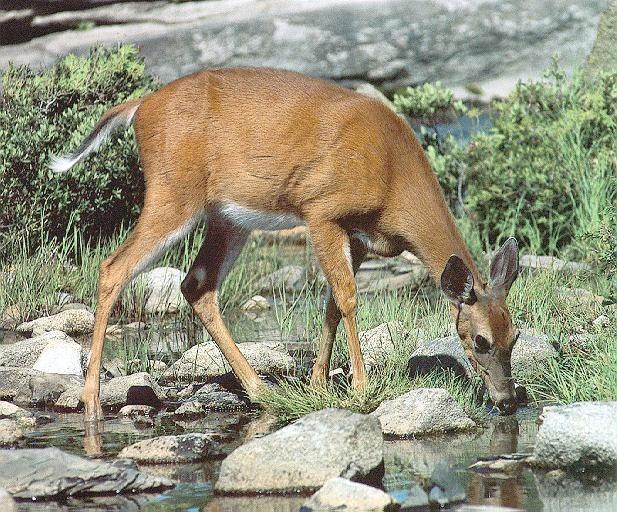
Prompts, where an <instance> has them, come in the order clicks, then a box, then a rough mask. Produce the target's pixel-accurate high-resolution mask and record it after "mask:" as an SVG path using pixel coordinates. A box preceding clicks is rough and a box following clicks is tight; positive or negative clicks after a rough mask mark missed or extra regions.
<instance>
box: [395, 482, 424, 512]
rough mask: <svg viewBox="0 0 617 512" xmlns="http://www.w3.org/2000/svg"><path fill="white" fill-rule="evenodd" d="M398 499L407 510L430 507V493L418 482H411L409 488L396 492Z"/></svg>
mask: <svg viewBox="0 0 617 512" xmlns="http://www.w3.org/2000/svg"><path fill="white" fill-rule="evenodd" d="M396 501H397V502H398V503H400V504H401V507H402V508H403V509H405V510H407V509H410V508H419V507H428V504H429V501H428V494H426V492H424V489H422V487H420V486H419V485H418V484H411V486H410V487H409V488H408V489H404V490H401V491H397V492H396Z"/></svg>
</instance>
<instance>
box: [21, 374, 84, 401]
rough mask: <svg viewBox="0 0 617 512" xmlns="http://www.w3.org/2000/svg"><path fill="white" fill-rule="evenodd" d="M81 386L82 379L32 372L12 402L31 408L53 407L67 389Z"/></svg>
mask: <svg viewBox="0 0 617 512" xmlns="http://www.w3.org/2000/svg"><path fill="white" fill-rule="evenodd" d="M81 385H83V379H82V378H78V377H75V376H71V375H57V374H53V373H40V372H35V371H33V373H32V375H30V376H28V377H27V378H26V379H25V380H24V381H23V382H22V385H21V387H20V388H19V389H18V391H17V394H16V395H15V397H14V400H15V402H16V403H19V404H27V405H33V406H45V405H53V404H55V403H56V401H57V400H58V398H59V397H60V395H62V393H64V392H65V391H66V390H67V389H69V388H71V387H75V386H81Z"/></svg>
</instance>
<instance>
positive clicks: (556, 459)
mask: <svg viewBox="0 0 617 512" xmlns="http://www.w3.org/2000/svg"><path fill="white" fill-rule="evenodd" d="M616 418H617V402H578V403H574V404H570V405H560V406H550V407H545V408H544V410H543V411H542V415H541V417H540V419H541V421H542V424H541V425H540V429H539V430H538V436H537V438H536V446H535V448H534V452H533V457H532V459H531V461H530V462H531V463H532V464H534V465H536V466H541V467H546V468H564V469H577V468H579V469H580V468H586V469H599V470H602V471H603V470H605V469H607V468H611V469H612V470H614V469H615V468H617V421H616V420H615V419H616ZM609 473H610V471H609V472H607V471H603V474H604V475H605V476H608V474H609Z"/></svg>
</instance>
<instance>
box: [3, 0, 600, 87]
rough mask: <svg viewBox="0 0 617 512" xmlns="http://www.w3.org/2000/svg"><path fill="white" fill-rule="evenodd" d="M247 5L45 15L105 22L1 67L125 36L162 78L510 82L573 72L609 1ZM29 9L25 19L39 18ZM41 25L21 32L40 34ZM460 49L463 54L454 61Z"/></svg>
mask: <svg viewBox="0 0 617 512" xmlns="http://www.w3.org/2000/svg"><path fill="white" fill-rule="evenodd" d="M243 5H250V6H251V7H254V8H246V9H238V3H237V1H220V2H215V3H212V2H187V3H175V2H173V3H168V2H158V3H155V4H153V5H148V7H147V8H144V4H143V2H135V3H131V2H129V3H126V4H121V5H118V4H116V5H112V6H109V7H99V8H97V9H88V10H86V11H83V10H82V11H80V10H73V11H72V12H71V11H69V12H63V13H55V14H52V15H47V13H43V14H45V15H42V16H37V17H36V26H37V27H38V26H41V27H45V26H49V25H52V26H53V24H55V25H56V26H57V27H59V28H60V27H62V28H64V27H67V26H74V27H76V26H78V25H79V22H80V21H85V20H91V21H93V22H94V23H95V24H96V25H102V26H95V27H94V28H92V29H90V30H85V31H78V32H77V31H72V30H69V31H64V32H61V33H56V34H49V35H45V36H43V37H37V38H35V39H33V40H32V41H28V42H24V43H21V44H11V45H10V46H6V47H5V49H3V53H2V55H1V58H0V67H6V65H7V63H8V62H9V61H13V62H14V63H15V64H27V63H31V64H34V63H36V64H37V65H46V64H50V63H51V62H53V61H55V60H56V59H57V58H58V57H60V56H62V55H67V54H69V53H84V51H85V50H86V49H87V48H90V47H91V46H93V45H95V44H97V43H99V44H107V45H111V44H117V43H118V42H120V41H122V42H132V43H134V44H136V45H138V46H139V47H140V48H142V53H143V55H144V57H145V61H146V66H147V69H148V70H149V71H150V72H151V73H152V74H153V75H155V76H158V77H160V78H161V79H162V80H163V81H164V82H165V81H169V80H171V79H173V78H177V77H178V76H180V75H186V74H189V73H192V72H194V71H197V70H200V69H203V68H208V67H229V66H270V67H278V68H284V69H290V70H295V71H300V72H303V73H306V74H309V75H315V76H321V77H325V78H329V79H334V80H346V79H348V80H353V81H356V80H361V81H363V82H366V81H368V82H371V83H376V84H380V85H383V86H384V87H386V88H388V89H392V88H396V87H400V86H406V85H409V83H410V82H414V83H423V82H426V81H434V80H436V79H439V78H441V77H448V80H449V82H450V83H456V84H468V83H472V82H477V81H478V80H479V79H480V78H482V79H485V80H486V79H491V78H493V79H497V78H500V79H501V81H502V82H503V81H504V80H506V79H508V78H510V77H521V78H522V77H534V78H540V77H541V76H542V70H543V69H545V68H546V67H547V66H548V65H549V64H550V60H551V57H552V56H553V55H554V54H555V53H559V54H561V60H560V63H561V65H562V66H564V67H565V69H566V70H568V71H570V70H572V68H573V67H574V66H577V65H580V64H581V63H582V62H583V61H584V59H585V57H586V56H587V54H588V53H589V50H590V48H591V45H592V42H593V38H594V36H595V33H596V27H597V22H598V19H599V15H600V13H601V11H602V10H603V9H604V8H605V2H579V3H577V4H572V2H571V1H570V0H557V1H555V2H550V3H547V2H543V1H541V0H531V1H524V2H523V1H520V0H508V1H503V2H490V3H486V2H456V3H452V2H443V1H439V2H437V1H433V2H426V1H424V0H384V1H383V2H380V4H379V9H378V10H377V11H376V10H375V3H374V1H369V0H352V1H350V0H327V1H326V0H314V1H312V2H306V3H305V2H300V3H298V2H289V1H287V0H269V1H267V2H266V3H265V4H264V3H259V4H252V3H251V4H243ZM28 16H29V15H26V21H24V22H23V23H29V21H28V20H29V17H28ZM59 16H60V18H61V20H62V22H61V23H60V21H59V20H58V17H59ZM49 17H51V19H49ZM530 20H531V21H530ZM33 24H34V21H33V22H32V24H31V25H30V27H29V28H25V29H24V28H22V27H20V29H18V30H17V31H16V32H15V33H16V34H18V35H19V34H31V33H32V31H33V30H34V26H32V25H33ZM109 25H112V26H109ZM26 27H27V25H26ZM47 30H49V29H47ZM47 30H45V31H44V32H47ZM22 37H23V35H22ZM22 40H23V39H22ZM454 54H456V55H457V56H458V58H456V59H452V57H451V56H452V55H454ZM506 81H507V80H506ZM483 88H485V87H484V86H483ZM500 92H501V93H503V92H504V91H503V87H502V89H501V90H500Z"/></svg>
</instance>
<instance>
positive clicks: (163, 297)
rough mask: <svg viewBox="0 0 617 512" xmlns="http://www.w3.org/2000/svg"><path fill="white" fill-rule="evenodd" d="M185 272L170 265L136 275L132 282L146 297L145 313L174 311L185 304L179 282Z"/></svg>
mask: <svg viewBox="0 0 617 512" xmlns="http://www.w3.org/2000/svg"><path fill="white" fill-rule="evenodd" d="M185 277H186V273H185V272H182V271H181V270H178V269H176V268H172V267H158V268H154V269H152V270H150V271H149V272H145V273H143V274H140V275H138V276H137V277H136V278H135V279H134V280H133V282H132V284H131V286H133V287H134V288H135V289H136V290H138V291H143V292H144V293H145V297H146V303H145V305H144V310H145V311H146V313H176V312H177V311H179V310H180V309H181V308H182V307H184V306H186V304H187V303H186V300H185V299H184V296H183V295H182V292H181V291H180V284H181V283H182V281H183V280H184V278H185Z"/></svg>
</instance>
